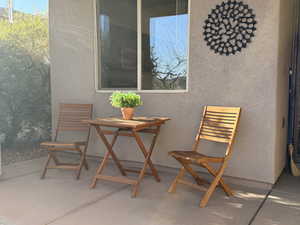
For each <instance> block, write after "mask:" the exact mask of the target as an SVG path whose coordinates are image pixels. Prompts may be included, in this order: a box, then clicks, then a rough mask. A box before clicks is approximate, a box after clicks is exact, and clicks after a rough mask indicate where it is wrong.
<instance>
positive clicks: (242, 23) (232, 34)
mask: <svg viewBox="0 0 300 225" xmlns="http://www.w3.org/2000/svg"><path fill="white" fill-rule="evenodd" d="M256 24H257V21H256V19H255V14H254V12H253V9H251V8H249V6H248V5H247V4H245V3H243V2H241V1H236V0H228V1H225V2H222V3H221V4H220V5H217V6H216V7H215V8H214V9H213V10H212V11H211V13H210V14H209V15H208V18H207V19H206V20H205V25H204V32H203V34H204V37H205V39H204V40H205V41H206V43H207V45H208V46H209V47H210V49H211V50H213V51H214V52H215V53H216V54H220V55H226V56H229V55H234V54H236V53H237V52H240V51H241V50H242V48H246V47H247V45H248V44H249V43H250V42H251V39H252V38H253V37H254V33H255V31H256Z"/></svg>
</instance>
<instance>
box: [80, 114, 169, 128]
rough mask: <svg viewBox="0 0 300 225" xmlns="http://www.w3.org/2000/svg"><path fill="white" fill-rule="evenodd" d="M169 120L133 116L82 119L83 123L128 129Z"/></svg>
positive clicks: (149, 125)
mask: <svg viewBox="0 0 300 225" xmlns="http://www.w3.org/2000/svg"><path fill="white" fill-rule="evenodd" d="M168 120H170V118H167V117H134V118H133V119H132V120H123V119H121V118H116V117H109V118H97V119H95V120H83V122H85V123H89V124H91V125H98V126H106V127H116V128H128V129H142V128H148V127H152V126H157V125H161V124H163V123H165V121H168Z"/></svg>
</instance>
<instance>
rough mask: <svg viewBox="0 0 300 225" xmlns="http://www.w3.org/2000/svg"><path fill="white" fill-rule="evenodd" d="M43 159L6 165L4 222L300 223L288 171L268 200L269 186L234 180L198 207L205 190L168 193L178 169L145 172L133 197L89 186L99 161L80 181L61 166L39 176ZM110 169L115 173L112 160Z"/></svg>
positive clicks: (0, 215)
mask: <svg viewBox="0 0 300 225" xmlns="http://www.w3.org/2000/svg"><path fill="white" fill-rule="evenodd" d="M44 160H45V159H36V160H31V161H26V162H22V163H18V164H13V165H9V166H7V167H5V168H4V171H3V172H4V174H3V176H2V177H1V178H0V201H1V204H0V225H50V224H51V225H85V224H86V225H99V224H102V225H133V224H137V225H202V224H203V225H226V224H228V225H248V224H254V225H281V224H282V225H294V224H295V225H296V224H297V225H299V224H300V192H299V190H300V179H298V178H292V177H289V176H288V175H284V176H283V177H282V178H281V180H280V182H279V183H278V184H277V185H276V186H275V188H274V189H273V191H272V192H271V194H270V195H269V196H268V198H267V199H265V197H266V196H267V194H268V192H269V190H264V189H258V188H251V187H245V186H238V185H231V186H232V188H233V189H234V190H235V192H236V196H235V197H232V198H228V197H226V196H225V195H224V194H223V192H222V190H219V189H218V190H217V191H216V193H215V195H213V197H212V199H211V200H210V202H209V204H208V206H207V207H206V208H204V209H200V208H198V204H199V199H200V197H201V195H202V193H200V192H198V191H196V190H193V189H190V188H188V187H185V186H178V190H177V193H175V194H169V193H167V189H168V186H169V184H170V182H171V180H172V179H173V178H174V176H175V173H176V170H174V171H173V170H171V171H161V172H160V175H161V178H162V182H161V183H157V182H155V181H154V179H153V178H152V177H146V178H145V179H144V181H143V183H142V186H141V190H140V194H139V196H138V197H137V198H135V199H132V198H131V197H130V191H131V188H130V186H128V185H123V184H116V183H111V182H98V185H97V186H96V188H95V189H93V190H91V189H89V187H88V186H89V184H90V181H91V178H92V176H93V175H94V172H95V168H96V165H97V164H96V160H89V164H90V167H91V169H90V170H89V171H84V170H83V173H82V177H81V179H80V180H79V181H77V180H75V179H74V176H73V172H72V171H61V170H50V171H49V172H48V174H47V176H46V179H45V180H40V179H39V176H40V172H41V168H42V165H43V164H44ZM129 164H130V163H128V165H129ZM129 166H130V165H129ZM131 166H132V167H134V166H135V165H133V164H132V165H131ZM106 171H107V172H108V173H110V174H114V173H116V172H117V171H116V170H115V168H114V166H112V165H110V166H109V167H108V168H107V170H106Z"/></svg>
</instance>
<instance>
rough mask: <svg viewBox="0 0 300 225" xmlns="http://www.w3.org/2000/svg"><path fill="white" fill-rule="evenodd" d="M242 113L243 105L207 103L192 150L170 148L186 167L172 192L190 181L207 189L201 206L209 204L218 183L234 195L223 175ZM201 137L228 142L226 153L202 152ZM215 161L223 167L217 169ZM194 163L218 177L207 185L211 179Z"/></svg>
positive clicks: (183, 168) (176, 179)
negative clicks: (186, 174) (223, 154)
mask: <svg viewBox="0 0 300 225" xmlns="http://www.w3.org/2000/svg"><path fill="white" fill-rule="evenodd" d="M240 113H241V108H237V107H236V108H233V107H217V106H206V107H205V108H204V112H203V119H202V121H201V123H200V127H199V130H198V133H197V136H196V138H195V143H194V145H193V147H192V151H172V152H169V154H170V155H171V156H173V157H174V158H175V159H176V160H177V161H178V162H179V163H180V164H182V168H181V169H180V171H179V173H178V175H177V176H176V178H175V179H174V181H173V182H172V184H171V186H170V188H169V192H170V193H172V192H175V191H176V186H177V184H178V183H180V184H185V185H189V186H191V187H194V188H197V189H199V190H202V191H203V190H204V191H206V193H205V194H204V197H203V198H202V200H201V202H200V207H205V206H206V205H207V202H208V201H209V199H210V197H211V195H212V194H213V192H214V191H215V188H216V187H217V186H218V185H220V186H221V187H222V189H223V190H224V192H225V193H226V194H227V195H228V196H232V195H233V192H232V191H231V189H230V188H229V187H228V186H227V185H226V184H225V183H224V180H223V179H222V176H223V174H224V170H225V168H226V167H227V164H228V160H229V158H230V156H231V154H232V144H233V141H234V138H235V134H236V129H237V125H238V122H239V118H240ZM201 139H204V140H208V141H214V142H221V143H225V144H227V149H226V153H225V156H224V157H212V156H207V155H204V154H200V153H199V152H198V151H197V149H198V146H199V142H200V140H201ZM211 163H217V164H220V167H219V169H218V170H215V169H214V167H212V166H211ZM192 165H199V166H201V167H203V168H206V169H207V170H208V172H209V173H210V174H211V175H212V176H214V180H213V181H212V182H211V183H210V186H209V188H208V189H206V188H204V187H203V186H202V185H203V184H206V183H209V182H208V181H206V180H204V179H203V178H201V177H200V176H199V175H198V173H197V172H196V171H195V170H194V169H193V168H192V167H191V166H192ZM185 172H188V173H189V174H190V175H191V176H192V177H193V178H194V179H195V181H196V184H193V183H190V182H188V181H186V180H184V179H183V177H184V175H185Z"/></svg>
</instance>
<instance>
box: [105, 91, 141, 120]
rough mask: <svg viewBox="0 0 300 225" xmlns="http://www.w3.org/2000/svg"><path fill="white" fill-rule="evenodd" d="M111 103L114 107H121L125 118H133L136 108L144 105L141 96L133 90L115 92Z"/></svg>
mask: <svg viewBox="0 0 300 225" xmlns="http://www.w3.org/2000/svg"><path fill="white" fill-rule="evenodd" d="M110 103H111V105H112V106H113V107H116V108H121V112H122V115H123V119H124V120H131V119H132V117H133V114H134V108H135V107H138V106H140V105H142V104H143V103H142V101H141V96H140V95H138V94H136V93H133V92H127V93H125V92H119V91H117V92H114V93H113V94H112V95H111V96H110Z"/></svg>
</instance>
